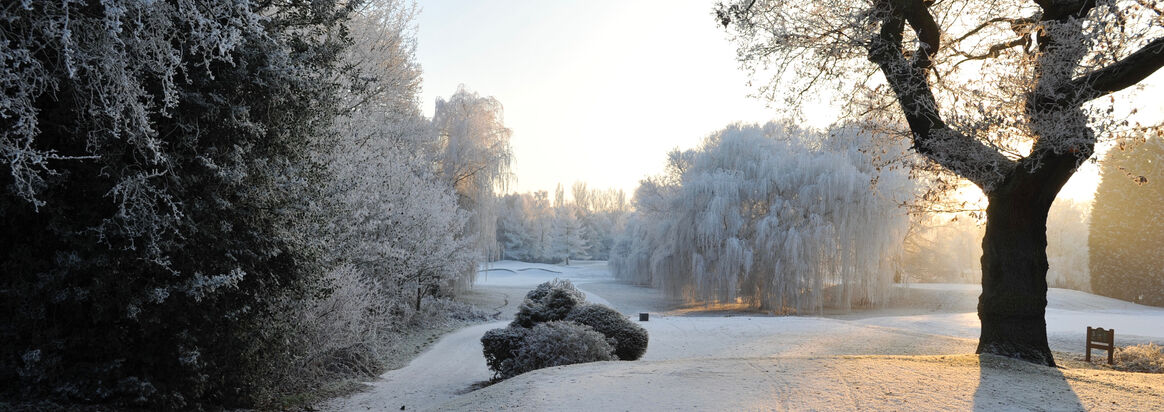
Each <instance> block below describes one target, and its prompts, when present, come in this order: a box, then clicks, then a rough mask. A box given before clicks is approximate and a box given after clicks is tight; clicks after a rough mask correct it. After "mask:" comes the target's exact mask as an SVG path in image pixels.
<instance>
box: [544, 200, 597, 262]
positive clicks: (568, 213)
mask: <svg viewBox="0 0 1164 412" xmlns="http://www.w3.org/2000/svg"><path fill="white" fill-rule="evenodd" d="M587 237H588V235H587V234H586V227H585V226H582V223H581V222H580V221H579V219H578V217H577V208H576V207H575V206H574V205H573V204H569V203H567V204H562V205H560V206H558V207H556V208H554V221H553V236H552V237H551V240H550V249H551V250H552V251H553V257H554V260H556V261H564V262H565V263H566V264H567V265H569V264H570V258H574V259H589V258H590V255H589V254H587V253H586V238H587Z"/></svg>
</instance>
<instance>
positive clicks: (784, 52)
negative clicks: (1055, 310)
mask: <svg viewBox="0 0 1164 412" xmlns="http://www.w3.org/2000/svg"><path fill="white" fill-rule="evenodd" d="M716 17H717V19H718V21H719V22H720V23H722V24H723V25H724V26H726V27H728V28H729V31H730V33H732V35H733V37H734V39H735V41H736V43H737V45H738V51H739V58H740V60H741V61H742V62H743V64H744V65H745V66H747V67H750V68H752V69H753V70H755V71H756V72H757V73H761V74H763V75H766V76H770V80H769V81H766V82H764V85H765V86H763V87H762V88H761V91H763V92H765V93H767V94H768V95H769V96H775V93H776V92H778V91H783V90H785V89H788V90H793V91H794V92H793V93H790V94H785V95H784V96H786V97H790V99H791V100H793V101H795V100H796V99H797V98H798V97H799V96H803V95H804V92H805V91H807V90H811V89H813V88H817V87H820V86H825V85H829V86H832V87H835V90H844V91H846V94H849V95H853V96H855V98H853V99H851V100H850V101H849V103H848V105H847V106H848V109H849V110H848V113H849V114H850V115H853V116H877V117H880V118H883V119H896V120H897V122H898V123H897V124H900V125H901V126H902V127H901V128H900V132H901V135H902V136H903V137H904V138H906V139H908V140H909V141H910V142H911V144H912V147H913V149H914V150H915V151H916V152H917V153H919V154H921V155H923V156H925V158H926V159H928V160H929V161H930V162H932V164H934V165H937V166H938V167H940V168H942V169H944V170H947V171H951V172H953V173H955V174H957V175H958V176H960V177H962V178H964V179H967V180H969V181H970V182H972V183H974V184H975V185H977V186H978V187H980V188H981V189H982V191H983V192H984V193H985V194H986V196H987V197H988V199H989V201H990V205H989V206H988V207H987V227H986V235H985V237H984V240H983V257H982V262H983V265H982V268H983V278H982V283H983V293H982V296H981V297H980V304H979V318H980V319H981V320H982V336H981V338H980V340H979V347H978V351H979V352H990V353H996V354H1001V355H1007V356H1013V357H1018V358H1022V359H1027V360H1030V361H1033V362H1037V363H1044V364H1049V365H1053V364H1054V360H1053V359H1052V357H1051V353H1050V349H1049V348H1048V346H1047V343H1046V324H1045V321H1044V319H1043V318H1044V314H1045V308H1046V291H1047V282H1046V274H1047V256H1046V245H1047V239H1046V219H1047V213H1048V210H1049V209H1050V206H1051V204H1052V202H1053V201H1054V200H1055V197H1056V195H1057V194H1058V192H1059V190H1060V189H1061V188H1062V186H1063V184H1065V183H1066V181H1067V179H1068V178H1069V177H1070V176H1071V175H1072V174H1073V173H1074V171H1075V169H1076V167H1077V166H1078V165H1079V163H1080V162H1082V161H1083V160H1085V159H1087V158H1089V157H1090V156H1091V155H1092V154H1093V153H1094V150H1095V144H1096V141H1097V140H1098V139H1100V138H1119V137H1121V136H1122V135H1124V134H1126V133H1127V132H1129V131H1135V130H1136V129H1137V128H1140V126H1138V125H1134V124H1132V125H1129V124H1127V122H1125V121H1123V120H1122V119H1117V118H1112V117H1111V113H1112V110H1113V109H1112V105H1113V104H1114V103H1113V102H1114V101H1115V99H1114V97H1113V98H1112V99H1107V102H1104V101H1101V100H1097V99H1099V98H1101V97H1105V96H1109V95H1111V94H1112V93H1115V92H1119V91H1121V90H1124V89H1126V88H1128V87H1130V86H1133V85H1135V84H1136V83H1138V82H1140V81H1142V80H1143V79H1145V78H1146V77H1148V76H1149V75H1150V74H1152V73H1153V72H1155V71H1156V70H1157V69H1159V68H1160V66H1162V65H1164V6H1162V5H1161V3H1160V2H1158V1H1151V0H1127V1H1096V0H1036V1H1034V2H1030V3H1025V2H1024V3H1018V2H1002V1H993V0H946V1H932V0H863V1H856V2H853V1H842V0H819V1H808V2H792V3H790V2H782V1H769V0H743V1H736V2H731V3H729V4H720V5H719V6H717V8H716ZM852 91H855V92H852ZM1103 103H1107V104H1106V105H1105V104H1103ZM890 124H894V123H890Z"/></svg>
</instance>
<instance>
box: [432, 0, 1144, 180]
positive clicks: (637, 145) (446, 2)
mask: <svg viewBox="0 0 1164 412" xmlns="http://www.w3.org/2000/svg"><path fill="white" fill-rule="evenodd" d="M419 4H420V7H421V11H420V15H419V17H418V19H417V25H418V31H417V43H418V45H417V59H418V60H419V62H420V64H421V66H422V69H423V71H424V82H423V93H422V99H423V101H422V105H423V107H424V110H425V114H426V115H428V116H432V114H433V108H434V104H435V101H436V98H437V97H445V98H447V97H448V96H450V95H452V94H453V92H455V91H456V89H457V85H458V84H464V85H465V86H466V87H467V88H468V89H470V90H472V91H475V92H477V93H479V94H481V95H483V96H493V97H495V98H497V99H498V100H499V101H500V102H501V103H502V104H503V105H504V106H505V124H506V126H508V127H509V128H510V129H512V130H513V137H512V140H511V144H512V146H513V151H514V157H515V158H514V162H513V171H514V173H515V174H516V176H517V180H516V182H514V184H512V185H511V186H510V188H509V190H510V191H513V192H527V191H533V190H546V191H549V192H550V193H551V195H552V193H553V190H554V187H555V186H556V185H557V184H558V183H562V184H563V185H564V186H565V187H566V188H567V191H569V187H570V185H571V184H572V183H573V182H575V181H584V182H587V184H589V186H590V187H591V188H607V187H612V188H619V189H623V190H625V191H626V192H627V195H628V196H630V195H632V194H633V193H634V189H635V188H636V187H638V182H639V180H641V179H642V178H644V177H646V176H648V175H653V174H658V173H660V172H661V171H662V170H663V164H664V159H665V156H666V153H667V151H669V150H671V149H673V148H676V147H679V148H682V149H688V148H692V147H693V146H695V145H697V144H698V143H699V142H700V141H702V139H703V138H704V137H706V136H707V135H708V134H710V133H712V132H714V131H716V130H719V129H721V128H723V127H724V126H726V125H728V124H730V123H733V122H747V123H763V122H766V121H768V120H770V119H772V118H774V117H775V116H776V115H777V111H776V110H774V109H770V108H767V107H766V104H767V103H766V102H763V101H759V100H756V99H753V98H749V97H747V96H748V94H749V93H752V92H754V91H755V89H754V88H752V87H750V86H748V85H747V81H748V76H747V74H746V73H744V72H743V71H741V70H740V69H739V67H738V63H737V62H736V59H735V48H734V46H733V45H732V44H731V43H730V42H728V41H727V39H726V35H725V33H724V32H723V30H721V29H720V27H719V26H717V24H716V23H715V21H714V19H713V18H712V16H711V10H712V7H713V5H714V4H715V0H670V1H649V2H648V1H628V0H585V1H583V0H553V1H548V0H506V1H471V0H429V1H424V0H421V1H420V2H419ZM1149 83H1150V84H1151V85H1150V86H1149V90H1148V91H1147V92H1145V93H1143V95H1144V96H1146V97H1151V96H1159V95H1160V94H1164V87H1161V84H1162V83H1164V74H1162V73H1157V74H1156V75H1155V76H1153V78H1152V79H1151V81H1150V82H1149ZM1145 100H1146V101H1152V100H1154V99H1151V98H1147V99H1143V100H1142V101H1145ZM1140 106H1141V107H1140V108H1139V110H1140V111H1141V113H1140V117H1141V118H1143V119H1145V122H1146V121H1148V120H1152V119H1155V121H1160V119H1164V105H1160V104H1158V103H1155V102H1154V101H1153V102H1152V103H1151V104H1145V105H1140ZM808 113H809V114H808V115H807V116H806V117H805V118H803V119H798V120H799V121H801V122H802V123H805V124H807V125H809V126H814V127H823V126H827V125H828V124H830V123H832V122H833V121H834V120H835V118H834V116H831V115H827V114H819V115H815V116H814V115H812V114H811V113H813V112H811V111H809V112H808ZM818 113H819V112H818ZM1097 181H1098V179H1097V177H1096V168H1095V167H1094V166H1093V165H1088V166H1084V167H1083V168H1082V169H1081V170H1080V171H1079V172H1078V173H1077V174H1076V176H1075V177H1074V178H1073V179H1072V181H1071V182H1069V183H1068V185H1067V187H1065V188H1064V193H1063V195H1065V196H1067V197H1071V198H1075V199H1077V200H1090V198H1091V193H1092V192H1094V190H1095V185H1096V183H1097Z"/></svg>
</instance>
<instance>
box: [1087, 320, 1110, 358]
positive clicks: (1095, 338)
mask: <svg viewBox="0 0 1164 412" xmlns="http://www.w3.org/2000/svg"><path fill="white" fill-rule="evenodd" d="M1092 349H1101V350H1106V351H1107V364H1108V365H1113V364H1115V329H1104V328H1092V327H1091V326H1088V327H1087V356H1086V357H1084V358H1085V359H1086V360H1087V361H1088V362H1091V350H1092Z"/></svg>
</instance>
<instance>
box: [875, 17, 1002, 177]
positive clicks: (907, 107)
mask: <svg viewBox="0 0 1164 412" xmlns="http://www.w3.org/2000/svg"><path fill="white" fill-rule="evenodd" d="M881 6H882V8H883V10H884V11H885V12H886V13H887V14H886V15H885V17H884V18H883V20H882V26H881V30H880V32H879V35H878V36H876V37H875V38H874V39H872V41H871V42H870V44H869V59H870V60H871V61H873V62H874V63H876V64H877V65H878V66H879V67H880V68H881V71H882V72H883V73H884V74H885V78H886V80H887V81H888V83H889V85H890V87H892V88H893V92H894V93H895V94H896V96H897V101H898V103H900V104H901V108H902V112H903V113H904V114H905V118H906V122H908V123H909V128H910V131H912V132H913V141H914V149H916V150H917V151H918V153H921V154H922V155H925V156H926V157H927V158H929V159H930V160H933V161H934V162H937V163H938V164H940V165H942V166H943V167H945V168H948V169H950V170H951V171H953V172H954V173H957V174H958V175H960V176H962V177H965V178H966V179H968V180H970V181H971V182H973V183H974V184H976V185H978V186H979V187H980V188H982V190H983V191H984V192H987V193H989V192H991V191H992V190H993V189H994V188H995V187H997V186H998V184H999V183H1000V182H1001V181H1002V180H1003V179H1004V178H1005V177H1006V176H1007V175H1008V174H1009V173H1010V171H1011V170H1013V169H1014V167H1015V165H1016V163H1015V162H1014V161H1013V160H1010V159H1009V158H1007V157H1006V156H1004V155H1003V154H1002V153H999V152H998V150H995V149H993V148H991V147H989V146H987V145H985V144H983V143H982V142H980V141H978V140H976V139H974V138H972V137H970V136H966V135H965V134H962V133H959V132H958V131H956V130H953V129H951V128H950V127H949V126H947V125H946V124H945V122H944V121H943V120H942V117H941V114H939V113H938V109H937V108H938V106H937V101H936V99H935V98H934V94H933V91H932V90H930V86H929V82H928V80H927V79H926V72H927V70H926V69H928V67H929V66H930V60H929V57H928V55H932V53H934V52H936V51H937V50H938V41H937V40H936V39H935V37H937V35H938V33H937V26H936V24H934V20H933V17H932V16H931V15H930V13H929V10H928V9H927V8H926V7H925V5H924V3H923V2H922V1H921V0H897V1H884V2H882V3H881ZM907 10H908V11H907ZM907 20H908V21H910V26H911V27H913V25H914V24H917V25H918V26H919V27H914V30H915V31H916V32H917V33H918V38H919V39H922V40H921V42H922V44H923V45H922V46H921V47H919V49H918V51H919V53H918V57H916V59H917V60H915V61H914V63H913V64H910V63H908V62H907V61H906V60H905V57H904V54H903V53H902V48H901V42H902V34H901V33H902V31H903V30H904V29H905V22H906V21H907ZM914 22H916V23H914ZM923 54H924V55H927V56H923Z"/></svg>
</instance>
